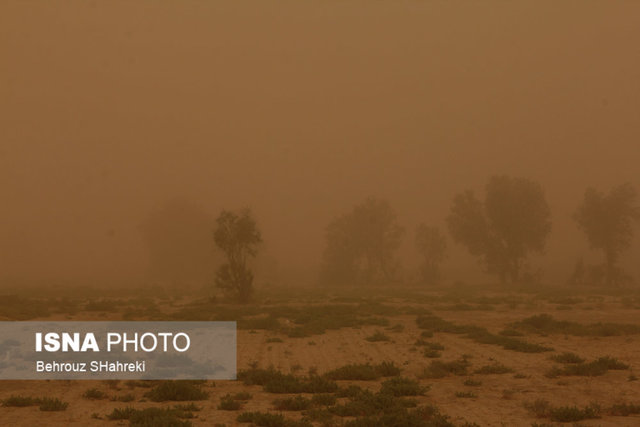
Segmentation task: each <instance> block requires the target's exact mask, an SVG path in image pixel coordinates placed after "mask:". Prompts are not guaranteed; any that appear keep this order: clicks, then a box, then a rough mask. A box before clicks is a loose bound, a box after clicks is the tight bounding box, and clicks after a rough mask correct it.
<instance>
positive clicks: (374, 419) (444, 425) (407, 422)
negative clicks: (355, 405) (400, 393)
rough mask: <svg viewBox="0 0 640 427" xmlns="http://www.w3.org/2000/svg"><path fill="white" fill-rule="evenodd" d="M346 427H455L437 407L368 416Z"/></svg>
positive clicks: (349, 422)
mask: <svg viewBox="0 0 640 427" xmlns="http://www.w3.org/2000/svg"><path fill="white" fill-rule="evenodd" d="M344 425H345V427H370V426H398V427H399V426H432V427H453V424H452V423H450V422H449V420H448V417H447V416H446V415H442V414H440V412H439V411H438V409H437V408H436V407H435V406H421V407H418V408H415V409H411V410H409V409H407V408H399V409H397V410H394V411H392V412H386V413H382V414H380V415H367V416H365V417H363V418H357V419H355V420H351V421H348V422H346V423H345V424H344Z"/></svg>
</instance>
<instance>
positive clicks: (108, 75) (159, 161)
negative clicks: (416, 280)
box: [0, 0, 640, 283]
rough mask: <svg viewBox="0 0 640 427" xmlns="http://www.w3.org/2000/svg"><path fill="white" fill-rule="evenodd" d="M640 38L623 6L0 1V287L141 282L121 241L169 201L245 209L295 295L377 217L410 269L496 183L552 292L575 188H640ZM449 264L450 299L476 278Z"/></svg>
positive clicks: (565, 260) (563, 265)
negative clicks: (525, 226)
mask: <svg viewBox="0 0 640 427" xmlns="http://www.w3.org/2000/svg"><path fill="white" fill-rule="evenodd" d="M639 41H640V3H637V2H615V1H600V2H552V1H547V2H540V1H527V2H497V1H485V2H420V1H393V2H392V1H387V2H379V1H366V2H365V1H350V2H337V1H322V2H321V1H318V2H300V1H286V2H285V1H275V2H258V1H253V2H250V1H229V2H206V1H181V2H155V1H138V2H128V1H109V2H98V1H94V2H88V1H83V2H73V1H68V2H24V1H9V0H5V1H3V2H1V4H0V49H1V51H0V52H1V56H0V58H2V65H1V66H0V85H1V86H0V108H1V111H0V113H1V114H0V132H1V133H0V195H1V197H2V198H1V200H2V208H1V209H0V278H8V279H9V281H14V280H26V281H29V280H32V279H38V280H50V281H52V282H53V281H56V280H61V279H67V280H78V281H91V282H92V283H113V282H117V281H122V282H128V281H133V282H140V283H142V282H144V280H145V279H144V274H145V271H146V265H147V258H146V252H145V247H144V245H143V243H142V240H141V236H140V233H139V230H138V226H139V224H140V223H141V221H143V220H144V218H145V217H146V216H147V215H148V213H149V212H150V211H151V210H152V209H154V208H156V207H158V206H160V205H162V204H164V203H165V202H167V201H168V200H170V199H171V198H174V197H184V198H186V199H189V200H193V201H194V202H196V203H199V204H201V205H202V206H204V207H206V209H207V210H209V211H210V212H211V213H212V214H214V215H215V214H217V212H218V211H219V210H220V209H221V208H223V207H224V208H230V209H233V208H237V207H241V206H244V205H249V206H251V207H252V208H253V210H254V212H255V213H256V216H257V218H258V220H259V223H260V225H261V226H262V228H263V230H264V238H265V242H266V250H268V252H269V254H270V256H272V257H273V258H275V259H276V260H277V262H278V265H279V269H280V272H281V280H282V281H283V282H291V283H293V282H312V281H313V280H314V278H315V274H316V271H317V267H318V263H319V260H320V255H321V251H322V249H323V244H324V242H323V228H324V227H325V226H326V224H327V223H328V222H329V221H330V220H331V219H332V218H333V217H335V216H336V215H338V214H341V213H343V212H345V211H346V210H349V209H351V207H352V206H353V205H354V204H355V203H357V202H359V201H361V200H362V199H364V198H365V197H366V196H368V195H375V196H380V197H383V198H387V199H388V200H389V201H390V202H391V203H392V205H393V206H394V207H395V208H396V210H397V212H398V215H399V218H400V221H401V222H402V224H403V225H404V226H405V227H407V232H408V234H407V236H406V239H405V247H404V248H403V254H407V255H406V259H407V261H406V262H405V264H406V265H407V266H408V267H410V268H413V267H412V265H413V264H415V262H414V261H413V260H412V255H410V254H411V252H412V244H413V232H414V230H415V227H416V226H417V224H418V223H419V222H422V221H424V222H427V223H429V224H435V225H440V226H444V218H445V217H446V214H447V212H448V209H449V207H450V203H451V199H452V197H453V195H454V193H455V192H458V191H461V190H463V189H465V188H473V189H477V190H482V187H483V185H484V183H485V182H486V180H487V178H488V176H490V175H492V174H496V173H506V174H512V175H517V176H524V177H528V178H531V179H535V180H538V181H540V182H541V183H542V184H543V185H544V187H545V188H546V193H547V198H548V200H549V202H550V205H551V208H552V212H553V222H554V224H553V227H554V230H553V233H552V235H551V237H550V239H549V241H548V246H547V247H548V250H547V254H546V255H545V256H543V257H536V258H534V260H533V264H534V266H540V267H542V268H543V269H544V270H545V276H544V278H545V281H547V282H550V283H553V282H564V280H566V277H567V276H568V274H569V273H570V272H571V271H572V269H573V264H574V262H575V260H576V258H577V257H578V256H580V255H589V254H590V253H591V252H590V251H589V249H588V247H587V243H586V239H584V237H583V236H582V235H581V234H580V232H579V231H578V230H577V228H576V227H575V224H574V223H573V221H572V220H571V214H572V213H573V211H574V210H575V208H576V206H577V204H578V203H579V202H580V200H581V198H582V195H583V193H584V190H585V188H586V187H587V186H596V187H598V188H601V189H603V190H605V189H608V188H609V187H611V186H612V185H616V184H620V183H623V182H627V181H628V182H631V183H633V184H634V185H635V186H636V188H639V189H640V173H639V166H638V165H639V163H640V120H639V117H640V43H639ZM110 230H111V231H110ZM449 246H450V248H451V254H450V256H449V258H448V260H447V265H446V276H447V280H451V281H453V280H457V279H459V278H466V277H475V276H474V275H477V274H478V273H479V272H480V271H481V268H480V267H479V266H478V265H477V264H476V263H475V261H473V260H472V258H470V257H469V256H468V255H466V254H465V252H464V250H463V249H462V248H460V247H457V246H455V245H454V244H453V243H451V242H450V243H449ZM638 248H640V243H639V239H638V238H636V240H635V242H634V247H633V251H632V252H630V253H629V254H627V255H626V256H625V257H624V258H623V260H622V261H623V266H624V267H625V268H626V269H628V270H629V271H632V272H633V273H634V274H635V275H636V277H637V278H640V267H639V265H640V263H638V257H639V253H640V251H639V250H638ZM596 255H597V254H595V253H594V254H593V256H594V257H595V256H596ZM594 259H596V258H594ZM412 263H413V264H412ZM477 280H478V281H482V280H486V279H485V278H482V277H478V279H477Z"/></svg>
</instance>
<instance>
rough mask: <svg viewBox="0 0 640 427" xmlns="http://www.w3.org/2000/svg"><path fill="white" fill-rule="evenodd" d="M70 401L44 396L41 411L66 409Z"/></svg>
mask: <svg viewBox="0 0 640 427" xmlns="http://www.w3.org/2000/svg"><path fill="white" fill-rule="evenodd" d="M68 406H69V403H67V402H63V401H61V400H60V399H58V398H50V397H43V398H42V399H40V410H41V411H64V410H65V409H67V407H68Z"/></svg>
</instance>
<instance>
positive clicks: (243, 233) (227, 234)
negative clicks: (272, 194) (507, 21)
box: [213, 209, 262, 302]
mask: <svg viewBox="0 0 640 427" xmlns="http://www.w3.org/2000/svg"><path fill="white" fill-rule="evenodd" d="M216 222H217V227H216V229H215V231H214V233H213V238H214V241H215V243H216V245H217V246H218V247H219V248H220V249H221V250H222V251H223V252H224V254H225V256H226V259H227V262H225V263H224V264H222V265H221V266H220V267H219V268H218V271H217V272H216V285H217V286H218V287H220V288H222V289H224V290H225V291H227V292H228V293H230V294H231V295H232V296H234V297H235V298H237V299H238V300H239V301H240V302H247V301H248V300H249V299H250V298H251V295H252V293H253V272H252V271H251V269H250V268H249V266H248V260H249V259H250V258H253V257H255V256H256V254H257V252H258V245H259V244H260V243H261V242H262V235H261V233H260V231H259V230H258V226H257V224H256V221H255V219H254V218H253V216H252V214H251V211H250V210H249V209H243V210H242V211H240V212H239V213H236V212H231V211H226V210H223V211H222V212H221V213H220V215H219V216H218V218H217V220H216Z"/></svg>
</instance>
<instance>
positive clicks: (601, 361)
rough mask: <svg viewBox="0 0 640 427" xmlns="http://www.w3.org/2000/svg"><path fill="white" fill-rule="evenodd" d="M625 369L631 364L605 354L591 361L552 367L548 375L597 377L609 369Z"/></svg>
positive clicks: (552, 376) (553, 376) (550, 376)
mask: <svg viewBox="0 0 640 427" xmlns="http://www.w3.org/2000/svg"><path fill="white" fill-rule="evenodd" d="M623 369H629V365H627V364H625V363H622V362H620V361H619V360H617V359H615V358H613V357H609V356H605V357H600V358H598V359H596V360H594V361H592V362H589V363H576V364H569V365H566V366H564V367H562V368H559V367H557V366H556V367H553V368H551V370H549V371H548V372H547V374H546V375H547V377H549V378H555V377H557V376H584V377H596V376H600V375H604V374H606V373H607V372H608V371H609V370H623Z"/></svg>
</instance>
